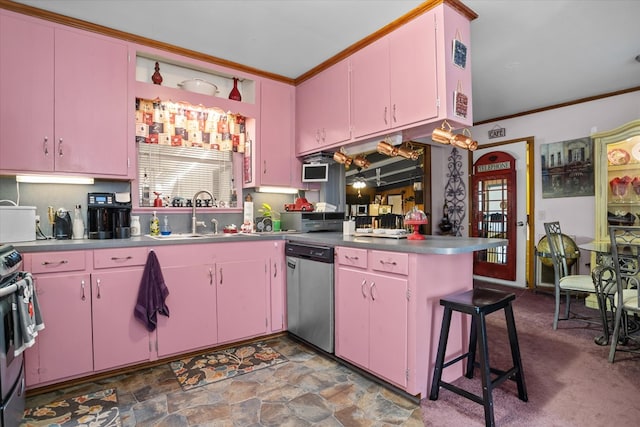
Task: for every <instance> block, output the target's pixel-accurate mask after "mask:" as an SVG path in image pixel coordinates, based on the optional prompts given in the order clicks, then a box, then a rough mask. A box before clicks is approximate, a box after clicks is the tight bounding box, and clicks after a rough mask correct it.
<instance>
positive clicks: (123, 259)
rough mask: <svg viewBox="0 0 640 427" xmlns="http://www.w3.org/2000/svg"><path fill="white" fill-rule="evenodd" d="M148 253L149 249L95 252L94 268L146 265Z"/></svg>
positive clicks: (100, 250) (102, 250) (120, 249)
mask: <svg viewBox="0 0 640 427" xmlns="http://www.w3.org/2000/svg"><path fill="white" fill-rule="evenodd" d="M147 253H148V249H147V248H115V249H99V250H96V251H94V252H93V267H94V268H113V267H130V266H135V265H145V264H146V262H147Z"/></svg>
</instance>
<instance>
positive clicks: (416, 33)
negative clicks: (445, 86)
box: [389, 12, 453, 128]
mask: <svg viewBox="0 0 640 427" xmlns="http://www.w3.org/2000/svg"><path fill="white" fill-rule="evenodd" d="M434 19H435V17H434V12H427V13H425V14H423V15H420V16H419V17H417V18H416V19H414V20H413V21H411V22H409V23H407V24H406V25H404V26H402V27H400V28H398V29H397V30H395V31H394V32H393V33H391V34H390V35H389V57H390V60H389V67H390V69H389V76H390V77H389V84H390V95H391V106H390V120H391V127H392V128H393V127H397V126H405V125H408V124H411V123H415V122H419V121H423V120H428V119H433V118H435V117H437V116H438V106H437V98H438V92H437V90H438V80H437V74H436V72H437V68H436V66H435V65H436V64H437V62H436V32H435V21H434ZM451 96H453V94H451Z"/></svg>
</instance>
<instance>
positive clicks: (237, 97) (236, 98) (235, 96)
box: [229, 77, 242, 101]
mask: <svg viewBox="0 0 640 427" xmlns="http://www.w3.org/2000/svg"><path fill="white" fill-rule="evenodd" d="M229 99H233V100H234V101H242V96H241V95H240V91H239V90H238V79H237V78H235V77H234V78H233V89H231V92H229Z"/></svg>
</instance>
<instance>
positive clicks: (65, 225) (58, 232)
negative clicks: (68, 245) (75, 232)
mask: <svg viewBox="0 0 640 427" xmlns="http://www.w3.org/2000/svg"><path fill="white" fill-rule="evenodd" d="M54 225H55V238H56V239H58V240H64V239H70V238H71V235H72V224H71V215H70V214H69V211H68V210H66V209H64V208H60V209H58V210H57V211H56V215H55V220H54Z"/></svg>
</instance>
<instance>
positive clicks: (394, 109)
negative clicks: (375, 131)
mask: <svg viewBox="0 0 640 427" xmlns="http://www.w3.org/2000/svg"><path fill="white" fill-rule="evenodd" d="M392 117H393V123H396V122H397V121H398V120H397V119H396V104H393V116H392Z"/></svg>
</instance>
